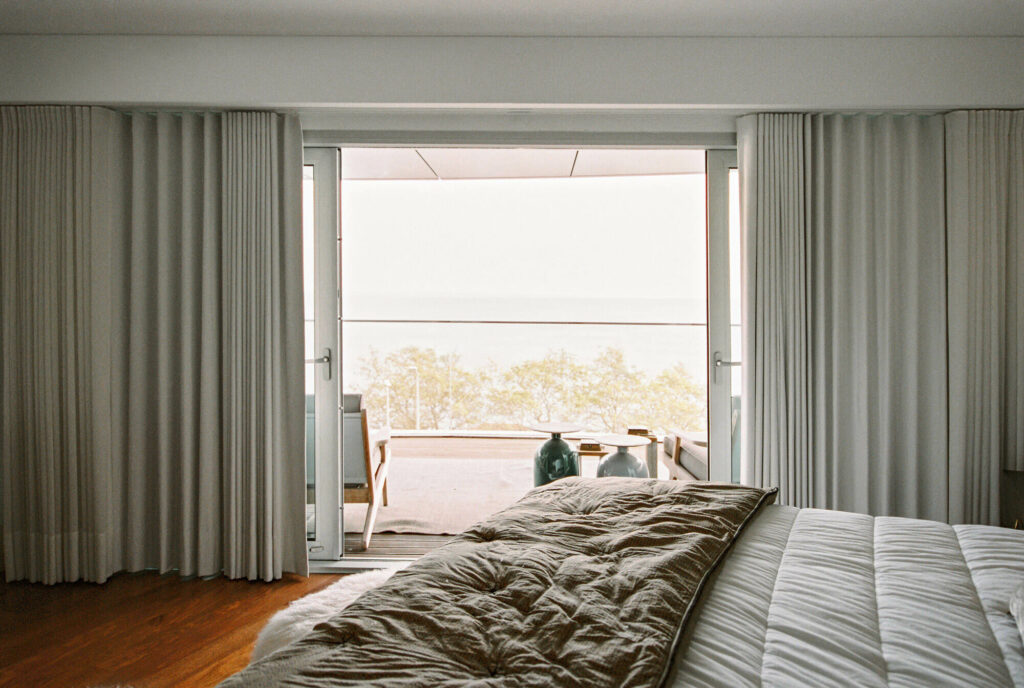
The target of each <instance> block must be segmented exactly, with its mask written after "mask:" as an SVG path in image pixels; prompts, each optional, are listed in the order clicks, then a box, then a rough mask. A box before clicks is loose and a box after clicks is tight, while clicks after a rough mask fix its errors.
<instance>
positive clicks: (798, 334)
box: [739, 114, 947, 520]
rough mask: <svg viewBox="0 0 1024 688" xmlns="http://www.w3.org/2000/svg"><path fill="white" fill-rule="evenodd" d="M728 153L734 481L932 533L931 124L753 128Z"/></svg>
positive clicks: (779, 122)
mask: <svg viewBox="0 0 1024 688" xmlns="http://www.w3.org/2000/svg"><path fill="white" fill-rule="evenodd" d="M739 143H740V158H741V160H742V164H741V170H740V173H741V188H742V190H743V193H744V194H745V195H746V196H747V198H748V199H753V200H752V201H750V200H748V201H747V203H746V204H745V205H744V208H745V210H746V212H745V213H744V217H743V222H744V236H745V238H744V242H745V244H744V245H745V248H746V253H747V254H748V255H747V257H745V266H746V267H745V278H746V280H747V282H748V286H747V288H746V291H745V303H744V318H745V325H744V332H745V338H746V342H745V344H744V357H745V358H744V360H745V362H746V363H747V365H745V366H744V375H745V378H744V393H745V394H748V395H749V399H750V401H749V402H748V408H749V409H750V412H749V413H748V414H746V420H745V426H744V434H745V436H746V438H747V439H746V440H745V444H744V460H743V464H742V465H743V470H742V471H741V475H742V477H743V479H744V480H745V481H747V482H751V483H755V484H765V485H778V486H779V488H780V499H781V500H783V501H784V502H786V503H788V504H793V505H795V506H800V507H822V508H832V509H843V510H849V511H858V512H864V513H872V514H878V515H901V516H913V517H919V518H933V519H939V520H945V519H946V518H947V509H946V502H947V482H946V475H947V470H946V460H947V447H946V434H945V428H946V378H945V374H944V373H945V363H946V337H945V327H946V306H945V278H944V276H945V260H946V256H945V241H944V224H945V218H944V204H943V194H944V178H943V123H942V118H941V116H930V117H928V116H925V117H922V116H895V115H884V116H864V115H857V116H846V115H801V114H761V115H751V116H748V117H744V118H741V119H740V122H739Z"/></svg>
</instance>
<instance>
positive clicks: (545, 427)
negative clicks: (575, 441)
mask: <svg viewBox="0 0 1024 688" xmlns="http://www.w3.org/2000/svg"><path fill="white" fill-rule="evenodd" d="M530 429H531V430H535V431H536V432H546V433H548V434H551V435H565V434H567V433H570V432H579V431H580V430H582V429H583V426H582V425H576V424H574V423H537V424H536V425H531V426H530Z"/></svg>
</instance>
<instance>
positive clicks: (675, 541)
mask: <svg viewBox="0 0 1024 688" xmlns="http://www.w3.org/2000/svg"><path fill="white" fill-rule="evenodd" d="M774 499H775V491H774V490H771V491H766V490H760V489H756V488H748V487H740V486H734V485H714V484H708V483H689V484H683V483H677V482H674V481H657V480H638V479H633V478H600V479H593V478H591V479H587V478H566V479H563V480H559V481H557V482H555V483H552V484H550V485H546V486H544V487H540V488H537V489H535V490H532V491H531V492H529V493H528V494H527V495H526V496H525V497H524V498H523V499H521V500H520V501H519V502H517V503H516V504H514V505H512V506H511V507H509V508H508V509H505V510H504V511H501V512H499V513H497V514H495V515H494V516H492V517H491V518H489V519H487V520H486V521H483V522H482V523H480V524H478V525H476V526H474V527H472V528H470V529H469V530H467V531H466V532H465V533H463V534H462V535H460V536H458V537H457V538H455V539H454V540H453V541H452V542H450V543H449V544H447V545H445V546H444V547H442V548H440V549H438V550H435V551H434V552H432V553H430V554H428V555H426V556H424V557H423V558H422V559H420V560H419V561H418V562H416V563H415V564H413V565H412V566H410V567H409V568H407V569H405V570H403V571H400V572H398V573H397V574H395V575H394V576H393V577H392V578H391V579H390V580H389V581H388V582H387V583H385V584H384V585H382V586H381V587H380V588H377V589H376V590H373V591H371V592H369V593H367V594H365V595H363V596H362V597H360V598H359V599H358V600H357V601H356V602H354V603H353V604H351V605H350V606H349V607H347V608H346V609H345V610H343V611H342V612H340V613H339V614H337V615H336V616H334V617H332V618H331V619H329V620H328V621H326V622H324V623H321V624H319V625H317V626H316V627H315V628H314V630H313V632H312V633H311V634H310V635H309V636H307V637H306V638H304V639H303V640H300V641H298V642H297V643H294V644H292V645H289V646H287V647H285V648H282V649H281V650H279V651H277V652H275V653H273V654H271V655H270V656H268V657H265V658H264V659H262V660H260V661H258V662H256V663H255V664H252V665H251V666H249V667H248V668H247V669H245V670H244V671H243V672H241V673H240V674H236V675H235V676H233V677H232V678H230V679H228V680H227V681H226V682H224V683H223V684H222V685H223V686H225V687H234V686H278V685H287V686H385V685H386V686H488V687H506V686H508V687H511V686H516V687H520V686H555V685H558V686H580V687H583V686H586V687H588V688H590V687H600V686H609V687H610V686H615V687H618V686H623V687H625V686H637V687H639V686H650V687H654V686H660V685H662V683H663V682H664V681H665V679H666V676H668V673H669V669H670V660H671V658H672V656H673V653H674V649H675V648H676V645H677V643H678V641H679V638H680V635H681V631H682V629H683V627H684V625H685V624H686V622H687V620H688V618H689V617H690V615H691V611H692V609H693V607H694V605H695V602H696V599H697V596H698V595H699V593H700V591H701V589H702V587H703V585H704V583H705V581H706V580H707V579H708V577H709V576H710V574H711V572H712V571H713V570H714V569H715V567H716V566H717V564H718V562H719V561H720V560H721V559H722V558H723V556H724V555H725V553H726V551H727V550H728V548H729V546H730V545H731V543H732V542H733V540H734V539H735V537H736V536H737V534H738V533H739V531H740V530H741V529H742V528H743V527H744V525H745V524H746V523H747V522H748V521H749V520H750V519H751V518H752V517H753V515H754V514H755V512H757V511H758V510H759V508H760V507H761V506H762V505H764V504H768V503H771V502H772V501H774Z"/></svg>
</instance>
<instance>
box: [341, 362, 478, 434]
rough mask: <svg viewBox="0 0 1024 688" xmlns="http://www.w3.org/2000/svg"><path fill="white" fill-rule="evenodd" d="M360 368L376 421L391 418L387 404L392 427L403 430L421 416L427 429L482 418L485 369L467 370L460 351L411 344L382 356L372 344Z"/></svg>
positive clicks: (472, 422)
mask: <svg viewBox="0 0 1024 688" xmlns="http://www.w3.org/2000/svg"><path fill="white" fill-rule="evenodd" d="M360 367H361V373H362V379H363V380H365V384H364V385H363V386H362V389H361V390H360V391H361V392H362V393H363V395H364V397H365V402H366V406H367V408H370V409H372V412H373V413H374V422H375V423H377V424H384V423H385V422H386V420H387V419H386V418H385V415H386V414H387V413H388V408H390V415H391V426H392V427H394V428H401V429H413V428H416V427H417V416H418V418H419V428H420V429H425V430H427V429H429V430H440V429H445V428H465V427H472V426H473V425H475V424H477V423H479V422H480V421H481V420H482V419H481V417H480V416H481V414H480V410H481V408H482V407H483V403H482V402H483V396H484V395H483V387H484V385H483V384H482V380H481V379H480V373H479V372H477V373H473V372H470V371H467V370H465V369H464V368H463V367H462V366H461V365H460V363H459V355H458V354H456V353H447V354H444V355H438V353H437V352H436V351H434V350H433V349H431V348H421V347H415V346H407V347H403V348H401V349H398V350H396V351H391V352H388V353H387V354H386V355H383V356H382V355H381V354H380V353H378V352H377V351H376V350H375V349H372V350H371V351H370V353H369V354H368V355H367V356H365V357H364V358H363V359H362V361H361V366H360ZM417 382H418V383H419V394H418V395H417ZM417 411H418V413H417Z"/></svg>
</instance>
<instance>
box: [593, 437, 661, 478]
mask: <svg viewBox="0 0 1024 688" xmlns="http://www.w3.org/2000/svg"><path fill="white" fill-rule="evenodd" d="M597 441H598V442H600V443H601V444H604V445H607V446H611V447H616V450H615V451H613V452H612V453H610V454H605V455H604V457H603V458H602V459H601V461H600V463H598V464H597V477H598V478H606V477H608V476H618V477H620V478H649V477H651V476H650V473H648V472H647V466H645V465H644V462H643V461H641V460H640V459H638V458H636V457H635V456H633V455H632V454H630V453H629V448H630V447H643V446H646V445H648V444H650V443H651V441H650V440H649V439H647V438H646V437H641V436H639V435H601V436H600V437H598V438H597Z"/></svg>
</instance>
